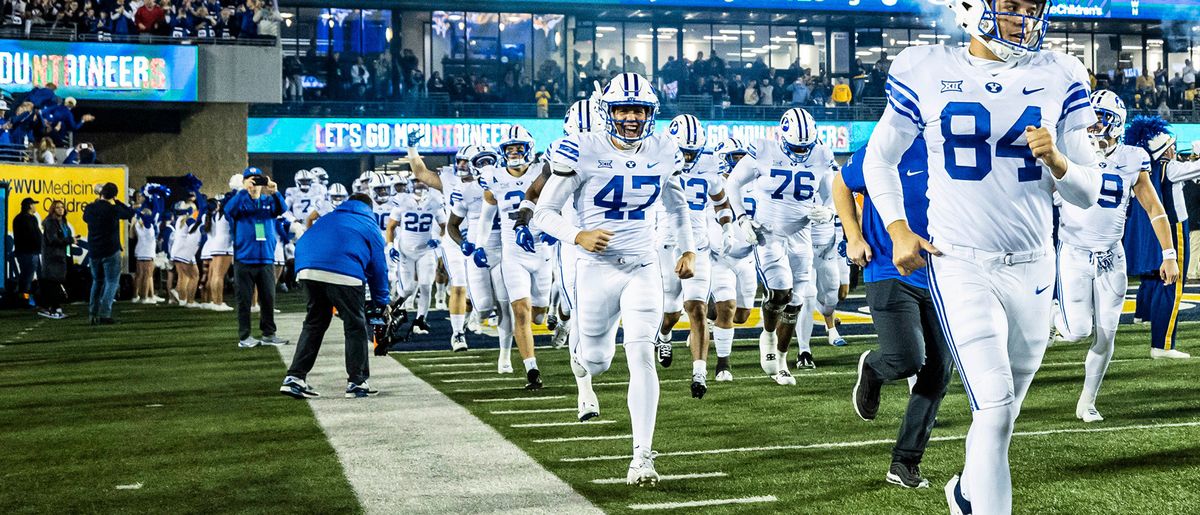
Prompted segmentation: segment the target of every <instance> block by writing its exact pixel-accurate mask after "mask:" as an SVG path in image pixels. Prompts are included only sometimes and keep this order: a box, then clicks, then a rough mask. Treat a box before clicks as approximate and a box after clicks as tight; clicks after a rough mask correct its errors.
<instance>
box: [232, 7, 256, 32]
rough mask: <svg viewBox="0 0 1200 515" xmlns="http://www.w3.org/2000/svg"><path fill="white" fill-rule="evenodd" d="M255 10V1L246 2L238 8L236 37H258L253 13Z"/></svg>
mask: <svg viewBox="0 0 1200 515" xmlns="http://www.w3.org/2000/svg"><path fill="white" fill-rule="evenodd" d="M257 9H258V2H257V1H256V0H246V3H244V4H242V5H239V6H238V8H237V16H238V33H237V35H236V37H239V38H254V37H258V22H257V21H256V20H255V19H254V11H256V10H257Z"/></svg>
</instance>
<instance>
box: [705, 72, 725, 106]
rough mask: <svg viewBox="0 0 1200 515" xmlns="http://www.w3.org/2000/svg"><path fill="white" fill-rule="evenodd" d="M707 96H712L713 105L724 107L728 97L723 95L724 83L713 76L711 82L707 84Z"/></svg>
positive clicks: (719, 78)
mask: <svg viewBox="0 0 1200 515" xmlns="http://www.w3.org/2000/svg"><path fill="white" fill-rule="evenodd" d="M708 94H709V95H711V96H712V101H713V104H717V105H725V104H726V103H727V102H729V96H728V95H726V94H725V81H724V80H723V79H721V77H718V76H713V78H712V82H709V86H708Z"/></svg>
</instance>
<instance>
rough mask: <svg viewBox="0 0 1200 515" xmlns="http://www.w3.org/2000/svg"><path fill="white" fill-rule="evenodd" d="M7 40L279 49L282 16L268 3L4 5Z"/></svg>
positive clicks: (170, 0)
mask: <svg viewBox="0 0 1200 515" xmlns="http://www.w3.org/2000/svg"><path fill="white" fill-rule="evenodd" d="M0 16H2V17H3V20H4V26H3V28H4V32H3V35H4V36H5V37H31V38H45V39H79V40H91V41H133V42H161V41H178V40H183V39H188V40H195V39H198V40H207V41H214V42H215V41H235V40H236V41H239V42H243V43H245V42H262V43H270V44H274V42H275V40H276V39H277V38H278V37H279V26H280V23H281V22H282V21H283V19H284V18H283V16H282V15H281V14H280V12H279V9H278V8H276V6H275V5H274V3H272V2H270V1H266V0H242V1H238V0H3V4H2V7H0Z"/></svg>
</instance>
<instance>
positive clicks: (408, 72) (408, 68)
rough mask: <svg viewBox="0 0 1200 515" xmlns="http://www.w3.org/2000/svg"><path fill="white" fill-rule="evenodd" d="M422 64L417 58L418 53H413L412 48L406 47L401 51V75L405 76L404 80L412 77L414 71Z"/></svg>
mask: <svg viewBox="0 0 1200 515" xmlns="http://www.w3.org/2000/svg"><path fill="white" fill-rule="evenodd" d="M420 64H421V63H420V61H418V60H417V55H416V54H414V53H413V51H412V49H411V48H405V49H404V50H402V51H401V52H400V76H401V77H404V80H408V79H409V78H411V77H412V76H413V71H415V70H416V69H417V66H419V65H420Z"/></svg>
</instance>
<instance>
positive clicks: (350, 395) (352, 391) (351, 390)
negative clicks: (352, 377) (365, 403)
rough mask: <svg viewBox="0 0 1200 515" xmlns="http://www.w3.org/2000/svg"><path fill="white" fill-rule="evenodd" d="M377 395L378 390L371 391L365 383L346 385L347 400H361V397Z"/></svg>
mask: <svg viewBox="0 0 1200 515" xmlns="http://www.w3.org/2000/svg"><path fill="white" fill-rule="evenodd" d="M377 393H379V390H372V389H371V387H370V385H368V384H367V382H366V381H363V382H362V384H354V383H348V384H347V385H346V398H347V399H361V398H363V397H370V396H372V395H375V394H377Z"/></svg>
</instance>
